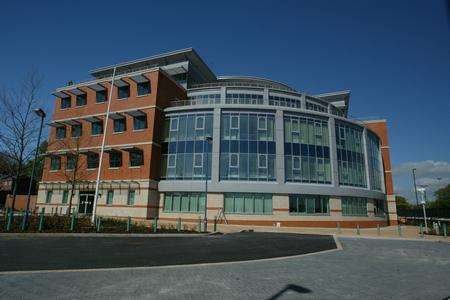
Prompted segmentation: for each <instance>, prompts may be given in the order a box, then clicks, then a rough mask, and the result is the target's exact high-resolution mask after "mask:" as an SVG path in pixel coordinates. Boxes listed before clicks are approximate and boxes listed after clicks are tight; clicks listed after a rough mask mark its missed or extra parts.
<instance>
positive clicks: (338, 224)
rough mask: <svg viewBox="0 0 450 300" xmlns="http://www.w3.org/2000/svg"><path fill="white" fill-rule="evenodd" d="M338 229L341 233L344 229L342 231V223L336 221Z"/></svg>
mask: <svg viewBox="0 0 450 300" xmlns="http://www.w3.org/2000/svg"><path fill="white" fill-rule="evenodd" d="M336 230H337V233H341V232H342V231H341V223H340V222H336Z"/></svg>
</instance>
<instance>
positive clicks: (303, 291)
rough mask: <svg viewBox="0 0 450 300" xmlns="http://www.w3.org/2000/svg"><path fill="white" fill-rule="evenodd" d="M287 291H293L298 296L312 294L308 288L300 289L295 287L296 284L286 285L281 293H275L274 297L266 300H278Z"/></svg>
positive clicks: (297, 286)
mask: <svg viewBox="0 0 450 300" xmlns="http://www.w3.org/2000/svg"><path fill="white" fill-rule="evenodd" d="M289 291H294V292H296V293H298V294H308V293H312V291H311V290H310V289H308V288H305V287H302V286H300V285H296V284H288V285H286V286H285V287H284V289H282V290H281V291H279V292H278V293H276V294H275V295H273V296H271V297H270V298H268V300H275V299H279V298H280V297H281V296H283V294H284V293H287V292H289Z"/></svg>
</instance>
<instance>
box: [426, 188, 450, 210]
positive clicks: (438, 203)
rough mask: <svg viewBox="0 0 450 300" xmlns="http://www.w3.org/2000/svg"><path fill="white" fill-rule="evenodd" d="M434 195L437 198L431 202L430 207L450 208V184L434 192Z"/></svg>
mask: <svg viewBox="0 0 450 300" xmlns="http://www.w3.org/2000/svg"><path fill="white" fill-rule="evenodd" d="M434 196H435V197H436V200H435V201H433V202H431V203H430V207H434V208H442V209H450V184H447V186H446V187H443V188H440V189H439V190H437V191H436V192H434Z"/></svg>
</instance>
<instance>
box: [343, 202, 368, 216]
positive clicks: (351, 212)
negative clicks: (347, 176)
mask: <svg viewBox="0 0 450 300" xmlns="http://www.w3.org/2000/svg"><path fill="white" fill-rule="evenodd" d="M341 205H342V215H343V216H363V217H367V199H366V198H360V197H342V198H341Z"/></svg>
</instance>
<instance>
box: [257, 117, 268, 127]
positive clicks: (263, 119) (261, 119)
mask: <svg viewBox="0 0 450 300" xmlns="http://www.w3.org/2000/svg"><path fill="white" fill-rule="evenodd" d="M266 121H267V119H266V117H258V130H267V122H266Z"/></svg>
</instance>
